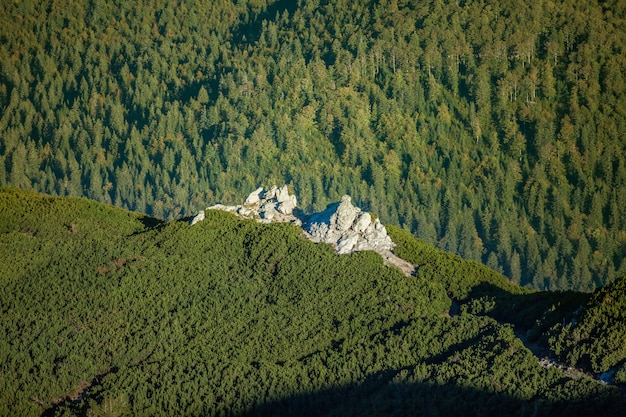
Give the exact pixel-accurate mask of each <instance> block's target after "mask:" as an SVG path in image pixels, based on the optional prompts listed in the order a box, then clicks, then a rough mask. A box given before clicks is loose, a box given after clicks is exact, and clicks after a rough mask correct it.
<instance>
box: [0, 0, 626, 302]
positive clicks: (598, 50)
mask: <svg viewBox="0 0 626 417" xmlns="http://www.w3.org/2000/svg"><path fill="white" fill-rule="evenodd" d="M625 18H626V2H623V1H616V0H608V1H602V2H599V1H586V2H581V1H577V0H560V1H556V2H555V1H548V2H527V1H522V0H505V1H499V2H485V1H482V0H470V1H455V2H449V1H443V2H442V1H438V0H437V1H436V0H425V1H419V2H415V1H407V0H380V1H373V0H350V1H345V0H344V1H325V0H321V1H320V0H300V1H295V0H294V1H287V0H238V1H234V0H221V1H207V2H199V1H196V0H182V1H177V2H171V1H164V0H158V1H153V2H147V3H145V4H144V3H142V2H133V1H125V0H115V1H104V0H93V1H92V0H89V1H88V0H68V1H64V2H58V1H53V0H43V1H39V0H38V1H34V0H22V1H4V2H3V3H2V13H0V138H1V139H2V140H1V141H0V186H3V185H8V186H15V187H20V188H23V189H32V190H35V191H40V192H46V193H50V194H56V195H71V196H84V197H88V198H91V199H94V200H97V201H100V202H106V203H112V204H114V205H116V206H118V207H122V208H125V209H130V210H135V211H138V212H142V213H148V214H149V215H151V216H154V217H157V218H162V219H174V218H180V217H181V216H188V215H190V214H191V213H195V212H197V211H198V210H200V209H201V208H203V204H205V203H206V202H207V201H215V202H218V201H221V202H224V203H232V202H233V201H234V200H235V199H237V198H239V197H240V196H241V194H242V193H243V192H245V191H247V190H252V189H254V188H255V187H256V186H258V184H257V183H258V181H259V179H263V180H267V181H268V182H270V183H276V184H284V183H287V184H290V185H291V186H293V187H294V189H295V190H296V193H297V195H298V196H299V199H300V201H301V203H302V207H303V208H304V209H306V210H321V209H322V208H323V207H325V206H326V204H327V203H329V202H331V201H338V200H339V198H340V197H341V196H342V195H344V194H349V195H351V196H352V197H353V199H354V201H355V202H356V203H357V204H358V205H359V206H360V207H363V208H364V209H366V210H368V211H372V212H375V213H377V215H378V216H379V217H380V218H381V220H382V221H383V222H384V223H385V224H394V225H396V226H400V227H402V228H407V229H409V230H411V232H413V233H414V234H415V235H416V236H418V237H420V238H421V239H423V240H425V241H426V242H428V243H430V244H433V245H435V246H437V247H438V248H440V249H443V250H446V251H449V252H453V253H457V254H460V255H461V256H463V257H464V258H466V259H473V260H475V261H479V262H482V263H483V264H486V265H488V266H489V267H490V268H492V269H494V270H497V271H499V272H501V273H503V274H505V275H506V276H507V277H509V278H510V279H511V280H512V281H513V282H515V283H517V284H521V285H522V286H526V287H530V288H535V289H552V290H557V289H558V290H577V291H586V292H591V291H593V290H594V289H595V288H597V287H599V286H603V285H605V284H607V283H609V282H610V281H612V280H613V279H615V277H617V276H622V275H624V274H626V262H624V259H626V233H625V232H624V231H625V230H626V210H625V207H626V163H625V161H626V82H625V75H624V74H626V52H625V50H624V45H626V30H625V28H626V20H625Z"/></svg>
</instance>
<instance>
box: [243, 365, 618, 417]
mask: <svg viewBox="0 0 626 417" xmlns="http://www.w3.org/2000/svg"><path fill="white" fill-rule="evenodd" d="M412 372H413V370H412V368H403V369H397V370H391V371H383V372H379V373H376V374H374V375H371V376H370V377H368V378H367V379H366V380H365V381H363V382H362V383H360V384H354V385H349V386H345V387H339V388H333V389H326V390H323V391H317V392H311V393H298V394H294V395H291V396H286V397H284V398H281V399H277V400H275V401H271V402H268V403H266V404H262V405H259V406H257V407H254V408H253V409H251V410H249V411H248V412H245V413H242V414H239V416H240V417H254V416H305V417H308V416H310V417H314V416H346V415H347V416H357V415H358V416H361V415H362V416H409V415H412V416H468V417H469V416H485V417H491V416H494V415H497V416H516V417H519V416H522V417H524V416H529V417H530V416H596V415H597V416H601V415H602V416H605V415H623V412H624V411H626V403H625V401H624V400H623V398H621V397H619V396H616V397H613V398H607V397H604V398H597V397H595V396H594V395H593V393H590V394H589V395H587V396H585V397H584V398H575V399H568V400H562V401H559V402H551V401H549V400H547V399H545V398H538V397H535V398H533V399H530V400H522V399H518V398H514V397H512V396H510V395H507V394H503V393H497V392H487V391H485V390H481V389H476V388H471V387H462V386H459V385H456V384H445V385H437V384H432V383H405V382H402V383H400V382H395V381H394V378H395V377H396V376H397V375H401V376H402V377H403V378H405V377H407V376H408V378H410V377H411V376H412Z"/></svg>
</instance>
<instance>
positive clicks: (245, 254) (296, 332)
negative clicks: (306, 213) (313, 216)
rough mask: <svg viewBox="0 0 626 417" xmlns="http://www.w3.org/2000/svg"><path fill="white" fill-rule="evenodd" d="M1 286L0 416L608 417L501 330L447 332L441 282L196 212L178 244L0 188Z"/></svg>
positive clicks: (590, 391)
mask: <svg viewBox="0 0 626 417" xmlns="http://www.w3.org/2000/svg"><path fill="white" fill-rule="evenodd" d="M461 264H462V262H461ZM0 271H1V274H0V285H1V286H2V294H3V296H2V297H1V298H0V311H2V315H1V316H0V327H1V328H2V333H0V334H1V337H0V347H1V348H0V366H1V368H0V369H1V372H2V373H1V375H2V379H1V380H2V384H1V385H0V415H24V416H28V415H33V416H34V415H41V414H43V415H86V414H90V415H113V414H114V413H118V414H116V415H120V414H119V413H122V414H124V413H127V414H130V415H173V414H186V415H268V414H271V415H276V414H294V413H298V414H304V415H339V414H341V415H344V414H356V413H365V414H368V415H405V414H407V413H415V414H429V415H448V414H451V413H456V414H465V415H485V416H486V415H493V413H497V414H499V415H516V416H518V415H522V416H526V415H528V416H530V415H559V414H561V415H589V414H593V413H605V412H606V413H608V412H619V411H620V410H623V407H624V399H623V397H622V396H621V395H620V394H619V392H618V391H617V390H616V389H615V388H614V387H610V386H605V385H602V384H600V383H598V382H596V381H594V380H592V379H590V378H588V377H586V376H582V377H580V378H578V379H570V378H567V377H565V376H564V374H563V373H562V372H561V371H559V370H558V369H554V368H552V369H546V368H543V367H541V366H540V365H539V364H538V362H537V360H536V358H535V357H534V356H533V355H532V354H531V352H530V351H529V350H528V349H526V348H525V347H524V345H523V344H522V342H521V341H520V340H519V339H518V338H517V337H516V336H515V334H514V332H513V329H512V328H511V326H509V325H503V324H500V323H499V322H497V321H496V320H494V319H492V318H490V317H488V316H485V315H474V314H470V313H468V312H465V313H463V314H461V315H456V316H454V317H450V316H449V315H448V314H447V312H448V310H449V309H450V307H451V301H450V299H449V298H448V296H447V294H446V288H445V286H444V285H443V284H442V283H441V282H438V281H436V280H434V279H429V278H427V277H422V276H418V277H406V276H404V275H403V274H402V273H401V272H400V271H398V270H396V269H395V268H390V267H386V266H385V265H384V264H383V261H382V259H381V258H380V256H378V255H377V254H374V253H372V252H363V253H356V254H352V255H341V256H340V255H337V254H335V253H334V251H333V250H332V248H331V247H329V246H326V245H322V244H319V245H318V244H314V243H312V242H310V241H308V240H307V239H305V238H304V237H303V236H301V231H300V230H299V229H298V228H297V227H295V226H293V225H287V224H271V225H262V224H259V223H256V222H254V221H250V220H239V219H237V218H236V217H234V216H233V215H231V214H229V213H223V212H218V211H208V212H207V213H206V218H205V220H204V221H203V222H201V223H199V224H197V225H195V226H193V227H191V226H189V224H188V222H187V221H173V222H168V223H163V222H159V221H155V220H153V219H150V218H146V217H143V216H141V215H137V214H134V213H131V212H125V211H122V210H120V209H116V208H113V207H110V206H105V205H101V204H98V203H94V202H92V201H89V200H84V199H75V198H55V197H49V196H44V195H39V194H34V193H31V192H24V191H20V190H16V189H6V188H3V189H1V190H0ZM494 279H495V278H494ZM500 280H501V283H502V285H503V286H507V285H508V284H506V282H505V281H504V280H503V279H502V278H500ZM107 412H108V413H109V414H106V413H107Z"/></svg>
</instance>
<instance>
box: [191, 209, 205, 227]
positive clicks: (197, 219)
mask: <svg viewBox="0 0 626 417" xmlns="http://www.w3.org/2000/svg"><path fill="white" fill-rule="evenodd" d="M202 220H204V210H200V211H199V212H198V214H196V216H195V217H194V218H193V219H192V220H191V225H192V226H193V225H194V224H196V223H199V222H201V221H202Z"/></svg>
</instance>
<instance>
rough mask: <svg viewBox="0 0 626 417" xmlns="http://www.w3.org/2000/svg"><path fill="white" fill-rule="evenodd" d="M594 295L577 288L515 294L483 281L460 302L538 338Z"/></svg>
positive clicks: (569, 317)
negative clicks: (580, 291)
mask: <svg viewBox="0 0 626 417" xmlns="http://www.w3.org/2000/svg"><path fill="white" fill-rule="evenodd" d="M590 296H591V294H588V293H579V292H574V291H563V292H550V291H538V292H533V293H526V294H514V293H511V292H509V291H507V290H504V289H502V288H500V287H497V286H496V285H493V284H489V283H481V284H479V285H477V286H476V287H474V288H473V289H472V290H471V292H470V294H469V296H468V297H467V298H466V299H464V300H462V301H460V304H461V306H462V308H465V309H467V311H468V312H469V313H473V314H485V315H488V316H490V317H492V318H494V319H496V320H498V321H499V322H501V323H509V324H512V325H514V326H516V327H518V328H521V329H524V330H526V331H528V330H532V332H533V333H536V336H537V337H538V336H540V334H541V333H542V332H544V331H546V330H548V329H549V328H550V327H552V326H553V325H554V324H557V323H561V322H563V320H570V319H571V317H572V315H573V314H574V312H575V311H576V310H578V309H580V307H581V306H584V305H585V304H586V303H587V301H588V300H589V297H590Z"/></svg>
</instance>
